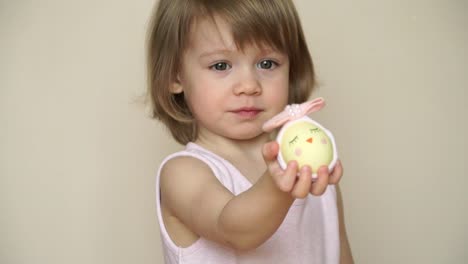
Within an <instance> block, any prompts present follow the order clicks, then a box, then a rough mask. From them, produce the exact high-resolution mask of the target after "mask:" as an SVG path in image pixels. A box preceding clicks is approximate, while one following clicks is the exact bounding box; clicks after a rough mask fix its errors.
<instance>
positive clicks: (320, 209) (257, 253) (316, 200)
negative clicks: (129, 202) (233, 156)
mask: <svg viewBox="0 0 468 264" xmlns="http://www.w3.org/2000/svg"><path fill="white" fill-rule="evenodd" d="M179 156H190V157H194V158H197V159H199V160H201V161H203V162H205V163H206V164H207V165H208V166H209V167H210V168H211V169H212V170H213V173H214V175H215V176H216V177H217V178H218V180H219V181H220V182H221V184H223V185H224V186H225V187H226V188H227V189H228V190H230V191H231V192H232V193H233V194H234V195H238V194H240V193H242V192H244V191H246V190H247V189H249V188H250V187H251V186H252V184H251V183H250V182H249V181H248V180H247V179H246V178H245V177H244V176H243V175H242V174H241V173H240V172H239V171H238V170H237V169H236V168H235V167H234V166H233V165H232V164H231V163H230V162H228V161H227V160H225V159H223V158H221V157H220V156H218V155H216V154H214V153H212V152H210V151H208V150H206V149H204V148H202V147H201V146H198V145H196V144H195V143H189V144H187V146H186V149H185V150H183V151H180V152H177V153H174V154H172V155H170V156H168V157H167V158H166V159H165V160H164V161H163V162H162V163H161V166H160V168H159V171H158V174H157V178H156V208H157V216H158V220H159V227H160V233H161V240H162V247H163V252H164V260H165V263H166V264H175V263H180V264H192V263H202V264H211V263H213V264H231V263H232V264H234V263H237V264H250V263H265V264H267V263H268V264H275V263H281V264H284V263H293V264H301V263H308V264H309V263H316V264H338V263H339V256H340V252H339V249H340V241H339V230H338V213H337V205H336V189H335V186H333V185H330V186H328V188H327V191H326V192H325V193H324V194H323V195H322V196H320V197H315V196H312V195H308V196H307V198H305V199H297V200H296V201H295V202H294V203H293V205H292V206H291V208H290V209H289V212H288V214H287V216H286V218H285V219H284V221H283V223H282V224H281V226H280V227H279V228H278V230H277V231H276V233H275V234H273V236H272V237H270V239H268V240H267V241H266V242H265V243H263V244H262V245H261V246H259V247H258V248H256V249H255V250H252V251H249V252H237V251H235V250H233V249H231V248H227V247H225V246H223V245H220V244H218V243H215V242H212V241H210V240H207V239H204V238H203V237H201V238H199V239H198V240H197V241H196V242H195V243H193V244H192V245H190V246H189V247H186V248H182V247H178V246H177V245H176V244H174V242H173V241H172V240H171V238H170V237H169V234H168V233H167V230H166V229H165V226H164V222H163V218H162V213H161V200H160V191H159V188H160V187H159V179H160V172H161V168H162V167H163V166H164V164H165V163H166V162H167V161H168V160H170V159H172V158H174V157H179Z"/></svg>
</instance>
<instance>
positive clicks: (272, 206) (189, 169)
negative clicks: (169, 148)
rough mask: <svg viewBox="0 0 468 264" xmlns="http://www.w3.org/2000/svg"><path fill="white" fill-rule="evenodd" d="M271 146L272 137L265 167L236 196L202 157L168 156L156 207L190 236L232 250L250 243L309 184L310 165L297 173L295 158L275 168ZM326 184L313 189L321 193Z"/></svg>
mask: <svg viewBox="0 0 468 264" xmlns="http://www.w3.org/2000/svg"><path fill="white" fill-rule="evenodd" d="M277 152H278V145H277V144H276V143H273V144H267V145H266V146H265V148H264V150H263V155H264V158H265V161H266V162H267V164H268V163H269V164H270V165H269V170H267V172H265V173H264V174H263V175H262V176H261V177H260V179H259V180H258V181H257V182H256V183H255V184H254V185H253V186H252V187H251V188H250V189H249V190H247V191H245V192H243V193H241V194H239V195H237V196H234V195H233V194H232V193H231V192H230V191H229V190H227V189H226V188H225V187H224V186H223V185H222V184H221V183H220V182H219V180H218V179H217V178H216V177H215V176H214V175H213V172H212V170H211V169H210V168H209V167H208V165H206V164H205V163H204V162H202V161H200V160H198V159H196V158H192V157H178V158H174V159H172V160H170V161H168V162H167V163H166V164H165V166H164V167H163V169H162V171H161V183H160V188H161V201H162V207H163V208H164V211H166V212H169V214H170V215H171V216H173V217H176V218H177V219H178V220H179V221H180V222H182V223H183V225H184V226H185V227H186V228H188V229H189V230H190V231H192V232H193V233H194V235H196V236H203V237H205V238H207V239H210V240H213V241H216V242H218V243H222V244H224V245H227V246H229V247H231V248H234V249H236V250H249V249H254V248H256V247H258V246H259V245H261V244H262V243H264V242H265V241H266V240H267V239H268V238H269V237H270V236H271V235H273V233H274V232H275V231H276V230H277V229H278V227H279V226H280V225H281V223H282V222H283V219H284V217H285V216H286V214H287V212H288V210H289V207H290V206H291V204H292V203H293V201H294V199H295V198H303V197H305V196H306V195H308V193H309V191H310V189H311V170H310V168H304V169H302V170H301V172H300V175H299V177H298V178H297V176H296V175H297V163H296V162H291V163H290V164H288V167H287V168H286V170H285V171H283V170H281V171H279V169H280V167H279V164H277V166H276V167H277V169H278V170H276V169H275V166H272V165H271V164H273V162H276V155H277ZM272 167H273V168H272ZM270 172H272V173H271V174H270ZM324 176H325V177H327V178H328V175H324ZM319 177H320V175H319ZM326 185H327V184H323V188H322V189H323V190H322V189H320V188H316V189H317V190H315V191H316V192H317V193H318V194H320V193H323V192H324V191H325V188H326ZM176 231H178V230H176Z"/></svg>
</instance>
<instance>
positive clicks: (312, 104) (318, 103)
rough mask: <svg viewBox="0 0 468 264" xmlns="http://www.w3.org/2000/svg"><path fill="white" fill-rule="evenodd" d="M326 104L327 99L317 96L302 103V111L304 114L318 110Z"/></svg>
mask: <svg viewBox="0 0 468 264" xmlns="http://www.w3.org/2000/svg"><path fill="white" fill-rule="evenodd" d="M324 106H325V100H324V99H323V98H322V97H319V98H316V99H314V100H312V101H308V102H305V103H302V104H301V112H302V113H303V114H304V115H308V114H311V113H313V112H317V111H319V110H320V109H322V108H323V107H324Z"/></svg>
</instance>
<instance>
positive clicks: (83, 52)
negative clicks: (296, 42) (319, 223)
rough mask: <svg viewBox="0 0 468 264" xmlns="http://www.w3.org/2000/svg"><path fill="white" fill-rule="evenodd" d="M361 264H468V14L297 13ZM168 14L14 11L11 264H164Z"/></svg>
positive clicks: (49, 3)
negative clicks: (156, 106)
mask: <svg viewBox="0 0 468 264" xmlns="http://www.w3.org/2000/svg"><path fill="white" fill-rule="evenodd" d="M296 3H297V7H298V10H299V13H300V15H301V17H302V20H303V24H304V27H305V31H306V34H307V37H308V40H309V45H310V48H311V52H312V54H313V57H314V59H315V64H316V67H317V70H318V74H319V79H320V82H321V89H320V90H319V91H318V92H317V93H316V94H315V96H324V97H325V98H326V99H327V100H328V106H327V107H326V108H325V109H324V110H323V111H322V112H321V113H319V114H317V115H316V119H317V120H319V121H320V122H322V123H323V124H324V125H325V126H327V127H328V128H330V129H331V130H332V131H333V132H334V134H335V136H336V138H337V141H338V145H339V146H338V147H339V151H340V154H341V158H342V160H343V163H344V165H345V170H346V172H345V177H344V179H343V180H342V188H343V192H344V197H345V206H346V208H345V210H346V219H347V225H348V229H349V238H350V241H351V245H352V249H353V253H354V256H355V260H356V263H364V264H375V263H380V264H385V263H389V264H390V263H392V264H394V263H455V264H459V263H466V261H467V259H468V253H467V250H466V249H467V244H468V228H467V223H468V212H467V209H468V208H467V202H468V199H467V197H466V194H465V190H464V189H465V188H466V185H467V184H468V181H467V176H468V175H467V162H468V160H467V158H466V155H467V154H468V153H467V148H468V141H467V139H466V135H467V134H468V125H467V119H468V118H467V114H468V109H467V104H466V103H467V102H466V101H467V99H468V97H467V93H466V90H467V88H468V77H467V76H468V71H467V61H468V48H467V47H468V33H467V32H468V31H467V29H466V27H467V25H468V16H467V15H466V14H467V11H468V3H467V1H463V0H459V1H457V0H448V1H443V0H439V1H436V0H427V1H422V0H410V1H404V0H394V1H390V0H388V1H375V0H357V1H336V0H332V1H306V0H302V1H296ZM153 4H154V1H151V0H146V1H110V0H101V1H90V0H82V1H71V0H67V1H65V0H60V1H59V0H43V1H26V0H18V1H6V0H0V38H1V39H0V263H5V264H20V263H21V264H23V263H28V264H29V263H41V264H42V263H44V264H46V263H47V264H51V263H99V264H101V263H113V264H118V263H161V262H162V261H161V251H160V248H159V245H160V244H159V243H160V242H159V234H158V229H157V222H156V217H155V209H154V202H153V200H154V199H153V198H154V189H153V185H154V174H155V171H156V168H157V167H158V164H159V162H160V161H161V159H162V158H163V157H164V156H165V155H167V154H168V153H170V152H173V151H175V150H177V149H178V148H179V146H177V145H176V144H175V143H173V141H172V140H171V139H170V137H169V136H168V135H167V134H166V132H165V131H164V129H163V128H162V127H161V126H160V125H158V124H157V123H156V122H155V121H152V120H150V119H148V118H147V115H146V112H145V109H144V107H143V106H141V105H140V104H139V103H138V102H135V98H137V97H138V95H139V94H141V93H142V92H143V91H144V89H145V88H144V87H145V69H144V50H143V47H144V37H145V29H146V27H147V23H148V17H149V13H150V10H151V8H152V6H153Z"/></svg>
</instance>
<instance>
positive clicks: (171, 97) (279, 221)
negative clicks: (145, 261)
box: [148, 0, 352, 264]
mask: <svg viewBox="0 0 468 264" xmlns="http://www.w3.org/2000/svg"><path fill="white" fill-rule="evenodd" d="M149 33H150V35H149V43H148V44H149V45H148V73H149V96H150V98H151V102H152V110H153V115H154V117H155V118H157V119H159V120H160V121H162V122H163V123H164V124H165V125H166V126H167V127H168V128H169V130H170V132H171V133H172V136H173V137H174V139H175V140H176V141H177V142H179V143H181V144H183V145H186V148H185V150H183V151H180V152H177V153H174V154H172V155H170V156H169V157H167V158H166V159H165V160H164V161H163V162H162V164H161V167H160V169H159V171H158V175H157V179H156V194H157V196H156V200H157V214H158V218H159V224H160V230H161V237H162V245H163V250H164V258H165V262H166V263H204V264H206V263H222V264H229V263H320V264H324V263H339V262H340V255H341V260H342V263H351V262H352V258H351V255H350V251H349V246H348V243H347V238H346V233H345V230H344V225H343V221H342V213H341V210H340V209H341V200H340V197H339V195H338V196H337V189H336V188H335V185H333V184H336V183H338V181H339V180H340V178H341V176H342V167H341V164H340V163H339V162H338V163H337V165H336V167H335V169H334V170H333V171H331V172H329V171H328V168H327V167H326V166H323V167H321V168H320V169H319V172H318V178H317V180H315V181H312V179H311V168H310V167H307V166H303V167H302V168H298V165H297V162H295V161H293V162H290V163H289V164H288V166H287V168H286V169H285V170H282V169H281V168H280V166H279V164H278V162H277V161H276V156H277V154H278V148H279V147H278V145H277V143H275V142H274V141H271V139H270V135H268V134H267V133H265V132H264V131H262V125H263V123H264V122H265V121H267V120H268V119H270V118H271V117H273V116H274V115H275V114H277V113H278V112H280V111H282V110H283V109H284V108H285V106H286V105H287V104H288V103H301V102H304V101H306V100H307V99H308V97H309V95H310V93H311V91H312V88H313V87H314V71H313V64H312V60H311V58H310V55H309V51H308V49H307V46H306V43H305V39H304V35H303V32H302V29H301V25H300V22H299V19H298V16H297V13H296V10H295V8H294V6H293V4H292V2H291V1H290V0H161V1H160V2H159V4H158V6H157V9H156V11H155V14H154V16H153V21H152V27H151V28H150V32H149ZM297 175H298V176H297ZM329 184H332V185H329ZM338 194H339V193H338ZM340 248H341V254H340Z"/></svg>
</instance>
